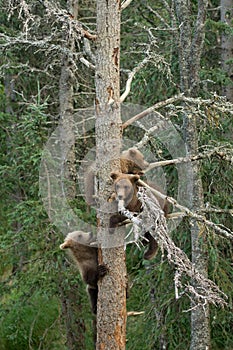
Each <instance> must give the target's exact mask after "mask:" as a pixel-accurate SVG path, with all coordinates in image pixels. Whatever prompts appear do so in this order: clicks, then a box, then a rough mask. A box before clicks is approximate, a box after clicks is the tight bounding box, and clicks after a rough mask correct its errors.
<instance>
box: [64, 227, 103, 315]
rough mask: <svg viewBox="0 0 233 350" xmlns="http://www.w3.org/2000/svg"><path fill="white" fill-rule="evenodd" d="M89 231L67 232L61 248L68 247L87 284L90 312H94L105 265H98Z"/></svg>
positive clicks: (95, 250)
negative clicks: (99, 282)
mask: <svg viewBox="0 0 233 350" xmlns="http://www.w3.org/2000/svg"><path fill="white" fill-rule="evenodd" d="M95 241H96V240H95V239H94V237H93V234H92V233H91V232H83V231H74V232H70V233H68V235H67V236H66V238H65V240H64V243H62V244H61V245H60V248H61V249H70V251H71V253H72V256H73V259H74V261H75V262H76V264H77V266H78V269H79V271H80V274H81V276H82V279H83V281H84V282H85V283H86V284H87V292H88V294H89V298H90V303H91V308H92V312H93V313H94V314H96V311H97V298H98V280H99V278H101V277H103V276H105V274H106V273H107V267H106V266H105V265H98V248H97V247H96V246H90V244H91V243H92V244H95Z"/></svg>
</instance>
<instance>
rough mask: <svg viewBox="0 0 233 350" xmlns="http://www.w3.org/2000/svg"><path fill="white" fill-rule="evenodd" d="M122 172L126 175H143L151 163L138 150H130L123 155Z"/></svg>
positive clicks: (121, 158) (121, 159)
mask: <svg viewBox="0 0 233 350" xmlns="http://www.w3.org/2000/svg"><path fill="white" fill-rule="evenodd" d="M120 161H121V172H122V173H125V174H130V173H132V174H143V172H142V170H145V169H146V168H147V167H148V166H149V163H148V162H147V161H146V160H145V159H144V156H143V154H142V153H141V152H140V151H139V150H138V149H136V148H129V149H128V150H126V151H123V152H122V153H121V157H120Z"/></svg>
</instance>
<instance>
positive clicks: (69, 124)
mask: <svg viewBox="0 0 233 350" xmlns="http://www.w3.org/2000/svg"><path fill="white" fill-rule="evenodd" d="M67 10H68V11H69V13H71V14H72V15H73V16H74V19H76V18H77V13H78V1H77V0H70V1H67ZM64 36H65V39H66V40H65V41H66V43H67V44H66V48H68V49H69V50H67V53H65V54H64V55H63V58H62V63H61V75H60V80H59V104H60V143H61V158H62V162H61V164H62V168H61V172H62V174H60V175H61V179H62V181H61V185H62V194H61V195H62V196H64V197H65V198H68V199H73V198H74V196H75V151H74V143H75V142H74V140H75V135H74V118H73V114H74V106H73V95H74V83H75V81H74V72H73V68H74V67H73V61H72V60H73V57H72V52H74V50H75V40H74V37H73V36H72V33H71V32H70V33H67V32H66V33H64ZM70 145H73V146H72V147H71V149H70V151H69V152H68V154H67V153H66V150H67V149H69V146H70ZM65 287H66V286H64V285H63V284H62V283H61V285H60V289H61V303H62V314H63V317H64V321H65V325H66V339H67V341H66V345H67V348H68V349H69V350H76V349H84V347H85V339H84V336H83V335H84V331H85V325H84V322H83V320H82V319H80V317H79V314H80V308H81V305H78V304H77V298H78V290H77V288H78V287H77V286H70V288H69V290H66V289H65Z"/></svg>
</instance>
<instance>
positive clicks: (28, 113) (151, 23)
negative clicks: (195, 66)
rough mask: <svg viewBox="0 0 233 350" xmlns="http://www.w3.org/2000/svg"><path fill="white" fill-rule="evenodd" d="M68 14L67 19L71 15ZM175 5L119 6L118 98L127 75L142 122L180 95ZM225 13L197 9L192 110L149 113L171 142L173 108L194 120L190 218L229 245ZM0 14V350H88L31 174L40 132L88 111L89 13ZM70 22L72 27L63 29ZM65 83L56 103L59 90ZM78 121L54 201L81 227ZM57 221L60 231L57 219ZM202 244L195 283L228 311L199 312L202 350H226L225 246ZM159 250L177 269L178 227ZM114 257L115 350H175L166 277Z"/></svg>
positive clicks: (57, 7) (14, 4)
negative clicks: (219, 294)
mask: <svg viewBox="0 0 233 350" xmlns="http://www.w3.org/2000/svg"><path fill="white" fill-rule="evenodd" d="M74 3H76V5H77V4H78V7H73V6H71V5H73V4H74ZM125 3H127V1H126V2H125ZM178 3H179V1H177V2H176V1H171V2H169V1H168V2H167V1H150V2H145V1H133V2H131V4H129V6H128V7H126V6H125V9H124V10H123V11H122V29H121V93H122V94H123V93H124V91H125V86H126V82H127V81H128V82H129V78H130V74H132V75H133V79H132V82H131V87H130V93H129V95H128V96H127V100H126V102H127V103H131V104H133V105H134V106H138V105H139V106H145V108H146V107H150V106H151V105H154V104H156V103H158V102H160V101H166V100H168V99H169V98H172V97H174V96H179V94H180V92H183V91H184V90H185V89H184V87H183V86H181V85H182V79H181V78H180V77H181V72H180V67H181V65H180V62H179V59H180V52H179V50H180V47H179V46H178V45H177V41H176V38H175V37H176V34H175V33H176V31H178V30H181V27H182V25H183V24H182V23H181V24H180V26H178V24H177V23H178V21H179V18H178V12H177V11H175V8H178ZM203 3H204V2H203ZM71 8H72V9H71ZM74 8H75V9H76V11H75V12H74V11H73V10H74ZM232 8H233V6H232V1H226V2H224V1H222V2H221V3H220V2H219V1H212V2H208V7H207V12H206V13H207V16H206V19H205V26H204V32H205V37H204V45H203V48H201V49H202V55H201V61H200V70H199V72H198V74H199V78H200V83H199V85H200V88H199V90H198V94H196V95H195V94H194V95H195V96H193V95H192V94H191V95H189V94H188V93H187V91H185V92H186V95H185V96H186V97H187V101H186V105H185V106H184V104H183V103H184V101H181V100H180V99H179V98H174V101H173V102H170V103H164V104H162V105H161V108H160V109H159V113H160V114H161V115H163V116H165V117H166V118H168V119H169V120H171V122H172V124H173V126H175V128H176V130H177V133H178V134H180V135H182V130H183V129H182V128H183V121H184V119H183V114H184V112H185V111H187V106H188V108H189V111H190V112H191V113H192V114H195V115H196V119H197V130H198V150H197V153H198V154H203V153H204V154H205V156H204V157H203V159H202V160H201V161H199V165H200V168H199V169H200V175H201V179H202V184H203V194H204V203H205V207H204V208H202V209H203V210H204V211H205V214H206V217H207V218H208V219H209V220H210V221H212V222H214V223H215V224H217V225H220V226H219V227H222V228H223V229H226V232H229V233H230V229H231V228H232V209H231V205H232V203H231V201H232V168H231V165H232V146H231V141H232V104H231V103H232V102H233V93H232V91H233V84H232V47H233V39H232V37H233V36H232V34H233V29H232V26H233V24H232ZM1 9H2V11H1V15H0V18H1V27H0V32H1V51H2V54H1V59H0V65H1V67H0V73H1V85H0V89H1V90H0V104H1V112H0V118H1V120H0V134H1V155H0V157H1V163H0V171H1V198H2V201H1V204H0V213H1V223H2V224H1V228H0V231H1V246H0V249H1V257H0V259H1V264H0V269H1V282H2V283H1V287H0V288H1V314H0V334H1V338H0V349H2V350H11V349H14V350H20V349H23V350H25V349H49V350H52V349H61V350H65V349H82V350H84V349H92V348H93V339H92V315H91V312H90V306H89V302H88V298H87V295H86V291H85V286H84V284H83V283H82V281H81V277H80V275H79V274H78V273H77V270H76V269H75V268H74V265H73V263H72V262H71V261H70V260H69V259H67V257H66V256H64V253H63V252H61V251H60V249H59V245H60V243H62V242H63V239H64V235H63V233H64V232H63V231H62V230H61V229H59V228H58V225H54V222H53V220H51V215H50V214H51V213H48V211H46V210H45V206H44V203H43V200H42V199H43V198H42V197H43V196H42V195H41V188H40V186H39V172H40V169H41V160H42V157H43V152H44V148H45V145H46V142H47V141H48V139H49V138H50V137H51V135H52V133H53V131H54V130H56V129H57V127H61V129H63V130H66V124H65V123H64V119H63V116H64V114H65V115H66V119H65V121H67V115H68V119H69V118H70V121H72V118H73V115H75V113H77V111H78V110H80V109H81V110H82V111H89V110H90V107H92V106H93V101H94V99H95V75H94V64H95V57H94V56H95V40H94V35H95V31H96V7H95V2H93V1H78V2H66V1H51V2H46V1H1ZM188 9H189V11H190V12H189V15H190V17H189V20H190V22H191V24H193V23H195V21H196V18H197V13H198V10H200V4H199V2H197V1H191V2H190V3H189V6H188ZM223 9H226V11H225V12H224V16H223ZM73 19H74V20H76V19H78V21H77V25H76V27H75V26H74V25H73ZM229 52H230V53H229ZM135 67H136V68H135ZM67 72H68V73H67ZM67 82H68V86H69V89H64V86H65V85H66V84H65V83H67ZM66 86H67V85H66ZM64 90H65V91H64ZM67 91H68V92H67ZM66 94H68V97H67V95H66ZM226 96H227V99H226ZM192 99H193V100H192ZM82 115H83V116H84V117H82V124H80V125H81V132H80V133H79V135H78V136H77V137H76V139H75V146H74V149H73V151H74V152H71V154H70V158H69V159H68V164H69V165H70V166H69V167H68V169H69V174H68V180H69V181H67V184H66V196H67V198H69V205H70V207H71V208H72V209H73V211H74V212H75V213H76V215H77V217H79V218H80V219H81V220H82V221H83V222H92V223H93V224H94V223H95V212H94V210H90V209H89V208H88V207H87V206H86V203H85V200H84V198H83V196H82V189H81V188H80V182H79V180H80V179H79V169H80V167H81V166H82V165H83V163H84V158H85V155H86V154H88V152H89V150H91V149H92V148H93V147H94V146H95V133H94V130H93V129H91V128H89V126H88V125H89V124H88V120H89V117H90V113H89V112H85V113H84V114H82ZM87 116H88V118H87ZM85 117H86V119H85ZM79 129H80V128H79ZM79 129H78V130H79ZM125 135H126V136H127V137H128V138H129V139H130V140H133V141H134V142H135V144H137V143H139V142H140V140H141V139H142V138H143V135H144V130H142V128H141V126H140V124H135V125H131V126H129V127H128V128H127V129H126V130H125ZM149 148H150V152H151V153H153V155H154V161H155V160H158V161H159V160H167V159H171V154H170V153H169V151H168V149H167V148H166V147H165V146H164V145H163V144H162V143H161V142H160V141H159V140H158V139H156V137H154V134H153V137H152V138H151V139H150V140H149ZM163 177H164V178H165V179H166V186H167V192H168V194H169V195H171V196H173V197H176V195H177V188H178V185H179V184H178V180H177V168H176V166H174V165H172V164H171V165H168V166H166V167H164V168H163ZM45 181H46V176H45ZM180 204H183V203H180ZM52 209H53V208H52ZM60 219H61V221H64V222H68V221H69V217H66V218H65V217H63V218H60ZM207 232H208V234H207V235H206V236H205V241H204V244H205V251H206V255H207V256H208V266H207V269H208V276H209V278H210V279H211V280H212V281H214V282H215V283H216V285H218V286H219V288H220V289H221V290H222V291H223V292H224V293H225V294H226V295H227V297H228V300H227V303H228V304H227V306H225V307H224V308H220V307H216V306H213V305H211V307H210V321H209V325H210V330H211V344H210V346H211V349H216V350H219V349H224V350H227V349H229V350H230V349H232V348H233V336H232V325H233V316H232V277H233V276H232V241H231V239H230V238H229V237H228V238H226V237H224V236H221V235H219V234H218V233H216V232H215V230H214V229H213V228H208V229H207ZM171 237H172V239H173V240H174V242H175V243H176V245H177V246H178V247H180V248H181V249H182V250H183V251H184V252H185V253H186V254H187V255H188V256H189V257H190V259H191V252H192V243H191V235H190V227H189V220H188V219H187V218H184V219H183V220H182V222H181V223H180V224H179V225H178V226H177V227H176V228H175V229H174V230H172V232H171ZM126 256H127V271H128V275H129V286H130V291H129V299H128V300H127V309H128V311H131V310H134V311H143V312H144V313H143V314H141V315H138V316H135V317H133V316H132V317H128V320H127V345H126V348H127V349H130V350H132V349H135V350H137V349H145V350H147V349H148V350H149V349H169V350H173V349H179V350H182V349H188V348H189V347H190V338H191V333H192V327H191V321H190V311H187V310H189V309H190V299H189V298H188V297H187V296H185V295H184V296H182V297H181V298H179V299H178V300H177V299H176V297H175V293H174V266H172V265H170V264H169V263H168V261H167V259H166V256H164V255H163V254H162V252H159V253H158V254H157V256H156V258H155V259H154V260H152V261H145V260H143V250H140V249H139V248H138V247H137V246H136V245H135V244H132V245H128V246H127V254H126Z"/></svg>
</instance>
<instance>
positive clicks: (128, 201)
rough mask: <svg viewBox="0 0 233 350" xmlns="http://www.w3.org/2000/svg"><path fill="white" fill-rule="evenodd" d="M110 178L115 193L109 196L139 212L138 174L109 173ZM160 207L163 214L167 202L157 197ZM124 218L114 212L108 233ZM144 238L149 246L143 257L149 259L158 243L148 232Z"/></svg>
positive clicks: (124, 218)
mask: <svg viewBox="0 0 233 350" xmlns="http://www.w3.org/2000/svg"><path fill="white" fill-rule="evenodd" d="M111 178H112V179H113V181H114V188H115V193H114V194H113V196H112V197H111V198H112V199H115V200H116V202H118V203H119V202H120V201H122V204H123V205H124V207H125V208H126V209H128V210H129V211H131V212H136V213H139V212H140V211H141V207H142V204H141V202H140V201H139V199H138V197H137V192H138V186H139V185H138V184H137V182H138V180H139V179H140V176H139V175H130V174H122V173H119V172H113V173H111ZM150 186H151V184H150ZM151 187H154V188H156V189H158V190H160V189H159V188H158V187H157V186H155V185H153V186H151ZM157 199H158V202H159V205H160V207H161V209H162V210H163V211H164V214H165V216H166V215H167V213H168V203H167V202H166V201H164V200H163V199H162V198H157ZM124 220H126V217H125V216H124V215H121V214H114V215H112V216H111V218H110V223H109V226H110V233H113V232H114V229H115V227H117V225H118V224H119V223H122V222H123V221H124ZM144 236H145V238H146V239H147V240H148V242H149V243H148V244H149V248H148V250H147V251H146V252H145V254H144V259H146V260H151V259H152V258H153V257H154V256H155V254H156V252H157V249H158V244H157V242H156V241H155V239H154V237H153V236H152V235H151V234H150V233H149V232H146V233H145V235H144Z"/></svg>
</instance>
